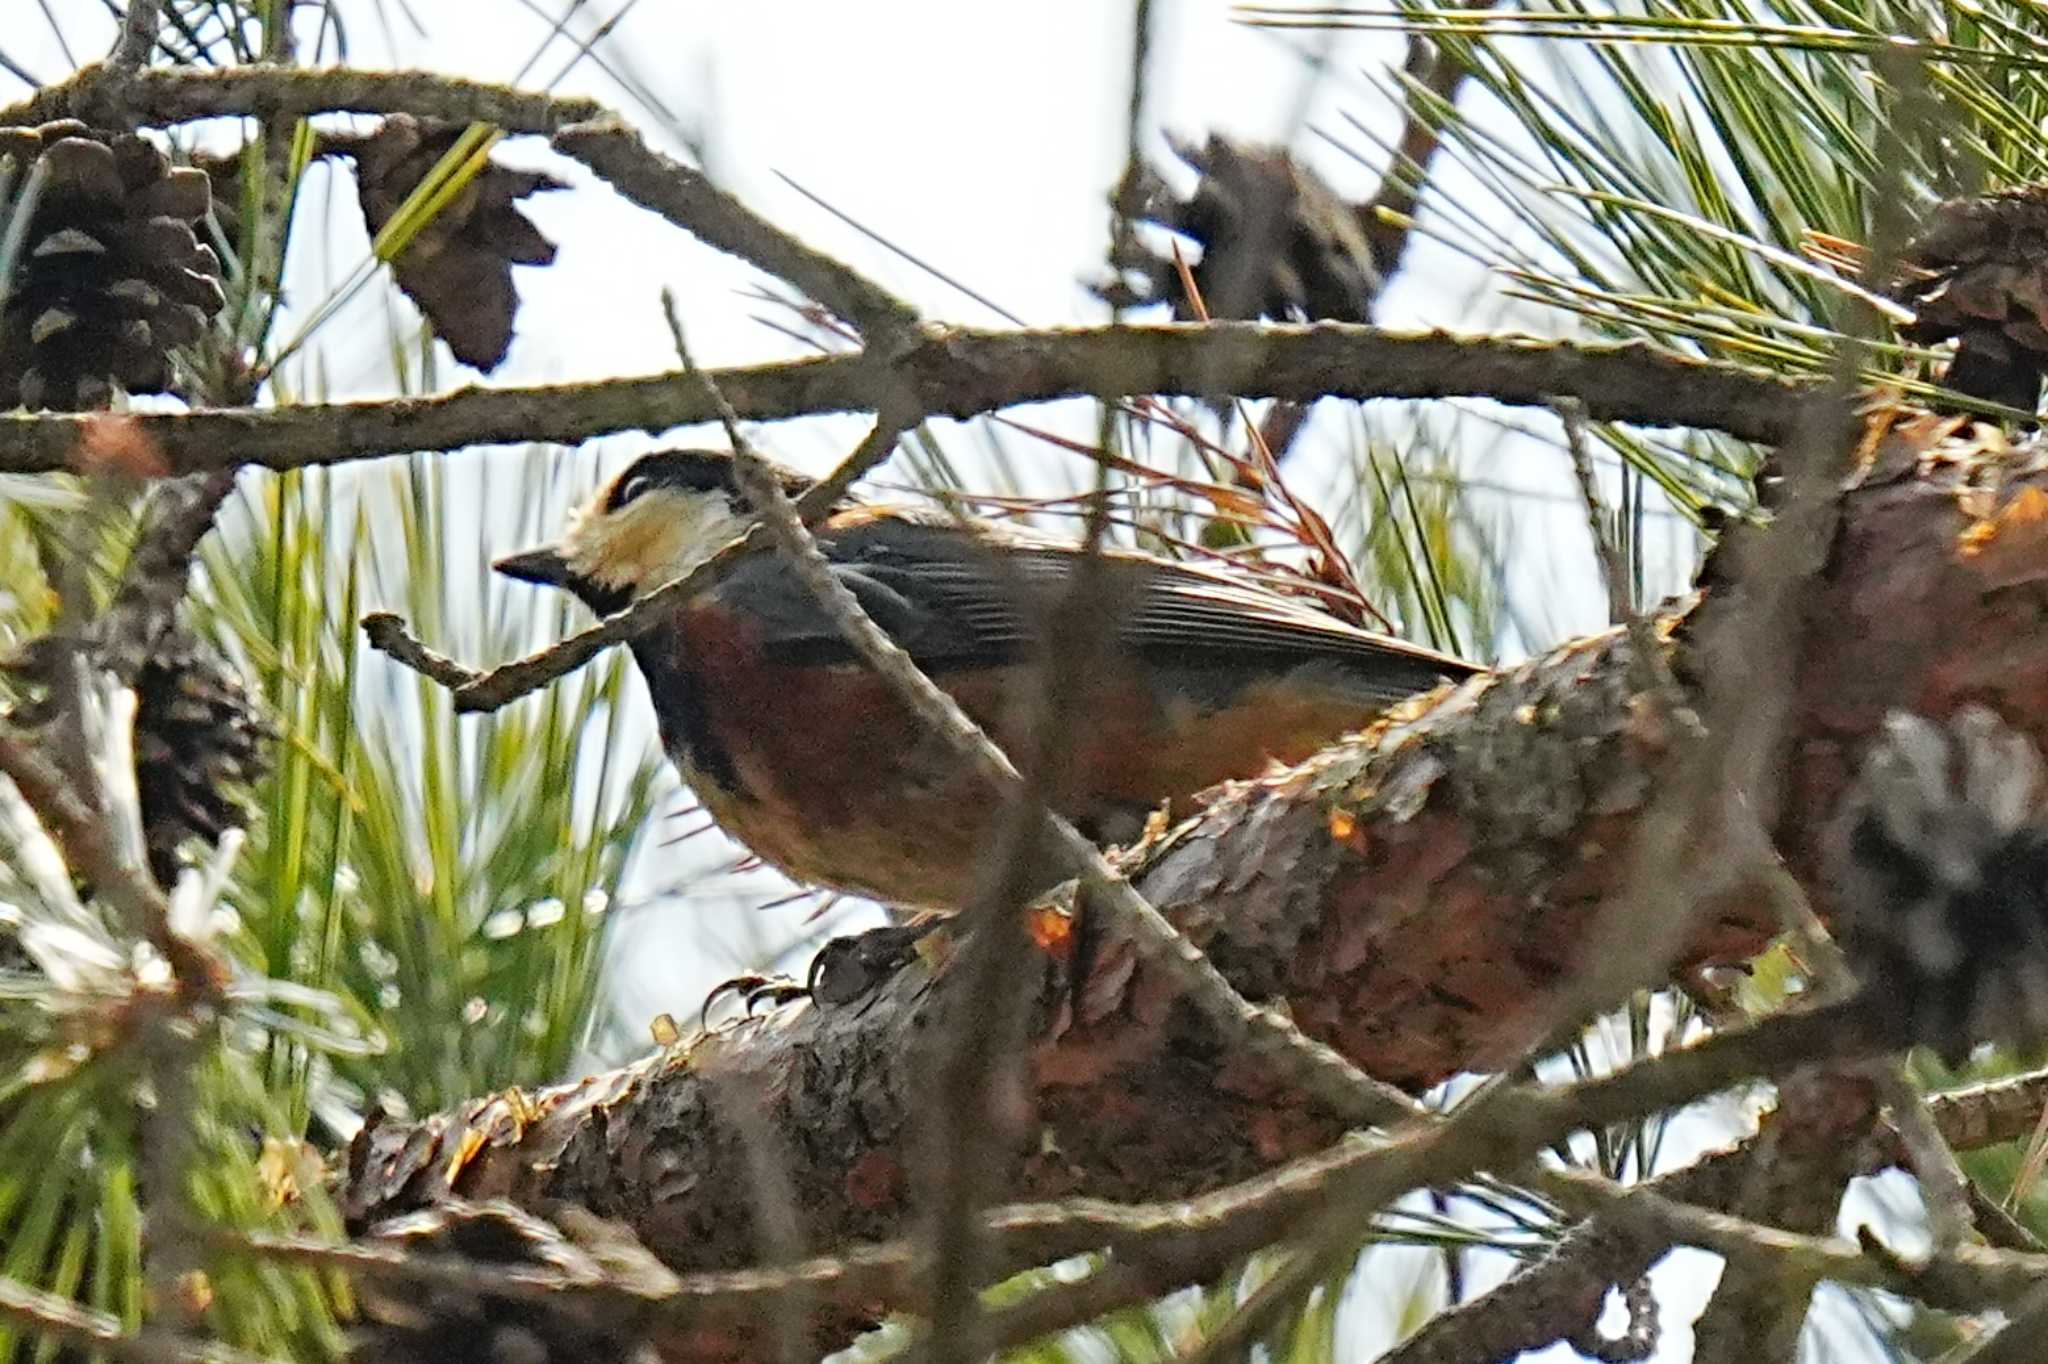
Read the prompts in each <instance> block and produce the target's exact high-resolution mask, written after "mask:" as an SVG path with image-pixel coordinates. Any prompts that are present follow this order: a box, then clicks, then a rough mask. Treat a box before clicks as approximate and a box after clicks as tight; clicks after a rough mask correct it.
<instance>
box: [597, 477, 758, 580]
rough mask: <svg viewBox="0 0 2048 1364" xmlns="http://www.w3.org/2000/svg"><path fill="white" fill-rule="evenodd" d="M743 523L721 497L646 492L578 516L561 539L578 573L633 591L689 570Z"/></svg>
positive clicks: (713, 552) (741, 527)
mask: <svg viewBox="0 0 2048 1364" xmlns="http://www.w3.org/2000/svg"><path fill="white" fill-rule="evenodd" d="M745 529H746V522H745V520H744V519H743V518H741V517H737V516H734V515H733V514H732V512H731V511H730V509H728V508H727V506H726V505H725V500H724V499H723V498H704V499H701V500H693V501H692V502H682V501H678V500H677V499H674V498H663V497H648V498H642V499H640V500H639V501H637V502H635V503H633V504H632V505H630V506H628V507H627V508H626V509H625V510H624V511H623V512H619V513H617V514H615V515H611V516H605V515H602V514H601V513H588V514H586V515H584V516H583V517H580V518H579V519H578V521H577V524H575V525H574V526H572V527H570V530H569V533H568V535H567V536H566V537H565V539H566V540H567V542H568V545H569V559H570V565H571V567H573V568H574V569H575V570H576V571H577V572H578V573H581V574H583V575H585V576H587V577H590V578H593V579H595V580H596V581H598V582H601V583H603V584H605V585H606V586H611V587H626V588H628V589H630V590H631V591H633V592H636V593H638V592H647V591H652V590H653V589H654V588H656V587H659V586H660V585H661V584H662V583H665V582H667V581H669V580H670V579H672V578H677V577H680V576H682V575H683V574H685V573H687V572H689V571H690V570H691V569H692V568H695V567H696V566H697V565H698V564H700V563H702V562H703V561H704V560H706V559H708V558H710V557H711V556H712V555H713V554H715V553H717V552H718V550H719V548H720V547H721V546H722V545H724V544H725V542H726V541H728V540H730V539H732V538H733V537H734V536H735V535H738V534H739V533H740V532H741V531H743V530H745Z"/></svg>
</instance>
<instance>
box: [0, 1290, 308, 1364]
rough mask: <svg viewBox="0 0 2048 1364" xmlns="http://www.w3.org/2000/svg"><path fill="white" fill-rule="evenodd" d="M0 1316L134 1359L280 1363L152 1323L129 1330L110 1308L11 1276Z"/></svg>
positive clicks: (143, 1363)
mask: <svg viewBox="0 0 2048 1364" xmlns="http://www.w3.org/2000/svg"><path fill="white" fill-rule="evenodd" d="M0 1318H5V1319H6V1320H8V1321H10V1322H13V1323H14V1324H15V1325H16V1326H18V1327H20V1328H21V1329H22V1330H24V1331H26V1332H29V1333H30V1334H33V1335H38V1336H41V1337H43V1338H44V1339H46V1340H53V1341H58V1342H61V1343H63V1344H66V1345H72V1346H76V1347H77V1348H78V1349H80V1350H85V1351H90V1352H91V1353H92V1354H94V1355H97V1356H105V1357H107V1358H110V1359H119V1360H125V1361H128V1362H129V1364H277V1361H275V1360H271V1359H268V1358H266V1357H265V1356H263V1355H254V1354H250V1353H248V1352H247V1351H245V1350H237V1349H235V1348H233V1347H232V1346H228V1345H220V1344H216V1343H214V1342H212V1341H205V1340H195V1339H192V1338H190V1337H187V1336H183V1335H179V1334H176V1333H174V1332H170V1331H163V1330H157V1329H153V1328H151V1327H147V1326H145V1327H143V1328H142V1329H140V1330H138V1331H133V1332H129V1331H124V1330H123V1329H121V1323H120V1321H119V1320H118V1319H116V1318H115V1317H113V1316H110V1315H109V1314H107V1313H105V1312H95V1311H93V1310H92V1309H90V1308H87V1307H81V1306H80V1305H79V1304H77V1303H75V1302H72V1301H71V1300H70V1299H68V1298H60V1297H58V1296H56V1295H55V1294H54V1293H44V1292H41V1291H39V1290H37V1289H34V1288H30V1287H29V1286H28V1285H26V1284H24V1283H21V1282H19V1281H17V1280H14V1279H9V1278H0Z"/></svg>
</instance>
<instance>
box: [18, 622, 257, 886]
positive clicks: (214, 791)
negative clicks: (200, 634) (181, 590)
mask: <svg viewBox="0 0 2048 1364" xmlns="http://www.w3.org/2000/svg"><path fill="white" fill-rule="evenodd" d="M78 647H81V646H80V645H79V644H78V642H77V641H75V640H71V639H59V638H55V637H50V636H45V637H44V638H41V639H37V640H34V641H31V642H30V644H29V645H28V646H27V647H26V648H24V649H23V650H22V651H21V653H20V654H19V655H17V656H16V657H15V658H14V659H12V660H10V661H9V662H8V664H7V665H6V666H7V670H8V671H9V672H10V673H12V674H14V675H15V676H16V677H17V678H19V679H21V680H22V681H24V682H26V683H28V684H29V685H30V686H31V687H32V688H38V689H41V690H42V692H43V694H42V695H41V696H39V697H36V698H34V699H31V700H28V701H25V702H23V703H22V704H19V705H17V706H15V707H14V709H13V711H12V713H11V714H10V715H9V716H8V718H9V720H10V721H11V722H12V723H13V724H15V725H16V726H18V727H20V728H24V729H35V728H39V727H41V726H43V725H46V724H48V723H49V722H50V720H51V719H52V718H53V716H54V714H55V709H56V707H55V702H54V694H55V693H54V689H55V688H56V687H57V686H60V685H64V682H63V679H64V675H65V669H64V668H63V667H62V666H60V665H61V662H62V660H64V659H65V658H66V657H68V656H69V654H70V653H71V651H72V650H74V649H76V648H78ZM135 698H136V706H135V784H136V788H137V793H138V794H139V795H140V797H141V803H142V832H143V837H144V840H145V841H146V842H147V844H148V847H149V866H150V871H151V872H152V873H153V874H154V875H155V876H156V878H157V880H158V881H160V882H162V883H163V884H164V885H166V886H168V885H169V884H171V882H173V881H174V880H176V879H177V875H178V867H179V859H178V852H179V850H180V849H181V848H182V847H183V846H184V845H185V844H186V842H187V841H189V840H191V839H194V838H199V839H203V840H205V841H206V842H207V843H209V844H211V843H213V842H216V841H217V840H218V839H219V838H220V836H221V835H222V834H224V833H226V832H227V831H228V830H229V829H235V828H240V827H242V826H243V825H244V824H245V823H246V822H247V813H248V812H247V809H246V789H247V787H248V786H249V785H250V784H251V783H253V782H255V781H257V780H259V779H260V778H261V777H262V775H263V773H264V770H265V768H266V766H267V763H266V760H265V756H264V752H263V746H264V744H265V742H266V741H267V740H268V739H269V738H270V737H271V736H272V731H271V728H270V726H269V724H268V723H266V722H265V720H264V719H263V715H262V712H261V711H260V710H258V709H257V707H256V704H255V702H253V701H252V700H251V699H250V698H249V694H248V692H247V690H246V689H245V688H244V687H243V686H242V683H241V680H240V679H239V678H238V677H236V676H235V673H234V671H233V670H232V669H231V668H229V667H228V665H227V664H226V663H225V662H224V661H223V660H222V659H220V658H219V657H218V656H217V655H216V654H214V653H213V652H212V651H211V650H210V649H208V648H207V647H206V646H204V645H202V644H201V643H200V642H199V641H198V640H196V639H194V638H193V637H192V636H190V635H188V634H185V633H184V632H183V631H173V632H171V633H170V634H169V635H167V636H166V637H164V638H162V639H160V640H158V641H157V642H156V644H155V645H154V646H153V647H152V648H151V649H150V651H149V654H148V657H147V659H146V660H145V661H144V663H143V665H142V670H141V672H140V673H139V674H138V675H137V676H136V679H135Z"/></svg>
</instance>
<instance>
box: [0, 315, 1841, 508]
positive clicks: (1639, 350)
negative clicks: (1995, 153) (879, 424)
mask: <svg viewBox="0 0 2048 1364" xmlns="http://www.w3.org/2000/svg"><path fill="white" fill-rule="evenodd" d="M920 336H921V338H922V339H921V340H920V341H919V343H918V344H917V345H916V346H914V347H912V348H911V349H910V350H908V351H905V352H903V353H901V354H897V355H893V356H888V357H884V356H880V355H877V354H875V353H873V352H861V353H857V354H853V355H836V356H824V357H817V358H811V359H804V360H792V361H785V362H781V363H776V364H768V365H751V366H746V367H742V368H735V369H725V370H712V371H709V374H710V377H711V379H712V380H713V381H714V382H715V383H717V385H718V388H719V391H720V392H721V393H723V394H724V395H725V397H726V398H727V400H728V401H730V402H731V403H732V405H733V408H734V410H736V411H737V412H738V413H739V415H740V416H741V417H743V418H746V419H748V420H750V421H778V420H782V419H784V418H789V417H799V416H807V415H814V414H818V413H827V412H854V411H865V412H872V411H877V410H879V409H881V408H883V407H888V408H890V409H892V410H899V411H900V410H904V409H906V408H916V409H919V410H920V412H921V413H922V414H924V415H934V416H952V417H971V416H977V415H980V414H982V413H986V412H992V411H995V410H997V409H1000V408H1003V407H1009V406H1014V405H1017V404H1022V403H1035V402H1046V401H1050V400H1052V399H1055V398H1068V397H1099V398H1122V397H1130V396H1134V395H1139V394H1199V393H1203V392H1210V391H1214V388H1215V386H1217V385H1222V386H1223V387H1225V388H1227V389H1229V390H1230V391H1231V392H1234V393H1237V394H1239V395H1241V396H1243V397H1247V398H1255V397H1273V398H1296V399H1301V400H1304V401H1307V400H1313V399H1316V398H1321V397H1334V398H1350V399H1354V400H1359V401H1364V400H1367V399H1373V398H1489V399H1492V400H1494V401H1497V402H1503V403H1510V404H1523V405H1543V404H1547V403H1549V402H1551V401H1552V400H1553V399H1555V398H1557V397H1559V396H1577V397H1579V398H1580V399H1582V400H1583V401H1584V402H1585V404H1586V413H1587V416H1588V417H1589V418H1591V419H1593V420H1599V421H1624V422H1638V423H1643V424H1648V425H1658V426H1693V427H1700V428H1704V429H1711V430H1717V431H1726V432H1728V433H1730V434H1732V435H1735V436H1739V437H1742V438H1744V439H1748V440H1757V441H1765V442H1775V441H1777V440H1779V439H1780V438H1782V437H1783V436H1784V435H1785V433H1786V432H1787V431H1788V430H1789V429H1790V422H1791V418H1792V414H1793V412H1794V410H1795V408H1796V406H1797V403H1798V400H1799V399H1800V398H1801V397H1802V396H1803V395H1805V394H1807V393H1809V392H1811V391H1812V389H1813V385H1812V384H1811V383H1810V382H1809V381H1805V380H1799V379H1786V378H1781V377H1778V376H1775V375H1770V374H1766V373H1763V372H1761V371H1757V370H1751V369H1747V368H1744V367H1741V366H1738V365H1729V364H1724V363H1719V362H1713V361H1704V360H1695V359H1689V358H1686V357H1683V356H1678V355H1674V354H1671V353H1669V352H1666V351H1661V350H1658V349H1656V348H1654V347H1651V346H1646V345H1644V344H1642V343H1639V342H1620V343H1586V344H1573V343H1569V342H1559V341H1542V340H1535V339H1531V338H1527V337H1513V336H1459V335H1453V334H1450V333H1445V332H1401V331H1385V330H1381V329H1379V328H1374V327H1359V326H1351V325H1348V324H1344V323H1335V322H1325V323H1317V324H1315V325H1312V326H1280V325H1276V324H1269V323H1255V322H1212V323H1207V324H1201V323H1169V324H1160V325H1157V326H1130V327H1079V328H1060V329H1053V330H1047V331H1020V332H1003V331H979V330H971V329H967V328H957V329H956V328H946V329H937V328H926V329H925V330H924V331H923V332H921V333H920ZM716 416H717V412H716V410H715V409H714V408H713V406H712V404H711V402H710V400H709V399H708V398H707V397H706V396H705V394H704V390H703V388H702V387H701V386H700V385H698V384H696V383H692V382H689V381H688V380H687V379H686V378H685V377H684V376H682V375H680V374H658V375H649V376H645V377H639V378H630V379H607V380H599V381H595V382H591V383H578V384H551V385H540V386H536V387H531V388H504V389H493V390H475V389H472V390H465V391H462V392H458V393H451V394H448V395H446V396H443V397H438V398H404V399H385V400H382V401H377V402H356V403H332V404H307V405H304V406H293V407H280V408H270V409H262V410H249V409H240V408H236V409H225V410H212V409H209V410H201V411H196V412H171V413H136V414H133V415H130V416H128V417H125V418H124V421H125V422H127V423H128V424H129V425H130V427H131V429H132V430H133V431H134V432H135V433H136V434H137V435H138V436H140V437H142V438H145V439H147V440H148V441H150V442H151V443H152V445H153V448H155V449H156V450H157V451H159V452H160V453H161V454H162V456H163V457H164V460H165V462H166V463H167V464H168V466H169V467H170V468H172V469H173V470H175V471H177V472H180V473H191V472H197V471H199V470H204V469H222V468H228V467H231V466H235V465H241V464H260V465H263V466H265V467H267V468H272V469H294V468H302V467H304V466H307V465H313V464H332V463H338V462H340V461H344V460H352V459H370V458H376V457H380V456H384V455H391V454H402V453H406V452H410V451H414V450H453V449H458V448H461V447H463V446H469V445H488V444H494V443H524V442H528V441H559V442H565V443H574V442H576V441H580V440H584V439H586V438H588V437H591V436H596V435H602V434H604V433H606V432H612V431H626V430H643V429H644V430H662V429H665V428H668V427H671V426H687V425H691V424H694V423H697V422H704V421H710V420H713V419H715V418H716ZM105 420H106V419H105V418H104V417H100V416H95V415H84V416H72V415H61V414H55V413H37V414H35V415H33V416H30V415H0V473H56V472H62V471H67V470H70V469H72V468H74V467H75V465H76V463H77V460H78V455H79V451H80V450H82V449H87V448H90V444H91V442H92V440H93V438H94V436H95V432H96V428H97V427H98V425H99V424H100V423H102V422H104V421H105Z"/></svg>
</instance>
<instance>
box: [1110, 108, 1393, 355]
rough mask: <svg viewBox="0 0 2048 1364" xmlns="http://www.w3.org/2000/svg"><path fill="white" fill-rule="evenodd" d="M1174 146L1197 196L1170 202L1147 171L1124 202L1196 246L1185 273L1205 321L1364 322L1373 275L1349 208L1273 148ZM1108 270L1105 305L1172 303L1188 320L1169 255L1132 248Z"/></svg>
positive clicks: (1376, 282)
mask: <svg viewBox="0 0 2048 1364" xmlns="http://www.w3.org/2000/svg"><path fill="white" fill-rule="evenodd" d="M1172 145H1173V150H1174V154H1175V155H1176V156H1178V157H1180V159H1181V160H1183V161H1185V162H1187V164H1188V165H1190V166H1192V167H1193V168H1194V169H1195V170H1197V171H1199V172H1201V177H1202V178H1201V180H1200V181H1199V182H1198V183H1197V184H1196V186H1195V192H1194V196H1193V197H1192V198H1190V199H1187V200H1185V201H1180V200H1176V199H1175V198H1174V197H1173V194H1172V192H1171V191H1170V190H1169V189H1167V187H1166V182H1165V181H1164V180H1163V179H1161V178H1160V177H1159V175H1158V174H1157V173H1156V172H1154V171H1152V170H1151V169H1149V168H1146V169H1144V170H1142V171H1141V172H1140V174H1139V175H1138V177H1137V183H1136V184H1135V185H1133V186H1131V187H1130V193H1129V195H1128V197H1129V198H1131V199H1134V200H1135V207H1134V211H1135V212H1136V213H1137V214H1138V216H1140V217H1142V218H1143V219H1144V220H1145V221H1148V222H1153V223H1157V224H1158V225H1159V226H1161V227H1165V228H1168V229H1170V230H1172V231H1174V232H1178V233H1180V234H1181V235H1183V236H1187V237H1192V238H1193V239H1194V240H1195V241H1197V242H1199V243H1201V246H1202V258H1201V260H1200V262H1199V263H1197V264H1195V265H1194V266H1193V269H1192V273H1193V275H1194V278H1195V286H1196V288H1198V289H1200V290H1201V293H1202V302H1203V305H1204V306H1205V307H1206V309H1207V310H1208V313H1209V315H1210V316H1211V317H1234V318H1252V317H1269V318H1274V319H1277V320H1282V321H1286V320H1298V319H1329V320H1332V321H1340V322H1364V321H1367V320H1369V317H1368V314H1369V312H1370V310H1371V306H1372V299H1373V297H1374V295H1376V294H1377V293H1378V292H1379V286H1380V272H1379V269H1378V267H1377V266H1376V264H1375V263H1374V261H1373V255H1372V249H1371V246H1370V245H1369V244H1368V242H1367V240H1366V236H1365V232H1364V230H1363V228H1362V227H1361V225H1360V223H1359V219H1358V210H1357V209H1356V208H1354V207H1353V206H1352V205H1350V204H1348V203H1346V202H1344V200H1342V199H1341V198H1339V197H1338V196H1337V194H1336V192H1335V191H1334V190H1332V189H1331V188H1330V187H1329V186H1328V185H1326V184H1324V183H1323V181H1322V180H1321V179H1320V178H1319V177H1318V176H1317V175H1316V174H1315V172H1313V171H1311V170H1309V169H1308V168H1307V167H1306V166H1303V165H1300V164H1299V163H1297V162H1296V161H1295V160H1294V159H1293V158H1292V157H1291V156H1289V155H1288V154H1287V153H1286V152H1285V151H1283V150H1281V149H1279V148H1276V147H1257V146H1251V145H1248V144H1241V143H1237V142H1233V141H1231V140H1230V139H1229V138H1226V137H1222V136H1218V135H1216V134H1211V135H1210V137H1209V144H1208V146H1206V147H1195V146H1193V145H1192V144H1188V143H1183V142H1178V141H1176V142H1174V143H1173V144H1172ZM1111 263H1112V265H1113V266H1115V267H1116V268H1117V269H1118V270H1119V271H1120V272H1122V274H1121V277H1120V278H1119V279H1118V280H1117V282H1116V283H1114V284H1111V285H1106V286H1104V287H1102V288H1100V289H1098V290H1097V292H1098V293H1100V294H1101V295H1102V296H1103V297H1104V298H1106V299H1109V300H1110V301H1111V302H1113V303H1117V304H1119V305H1123V306H1134V305H1138V304H1144V303H1158V302H1165V301H1171V302H1172V304H1173V310H1174V315H1175V316H1176V317H1180V318H1188V317H1192V316H1194V310H1193V308H1192V307H1191V306H1190V305H1189V302H1188V300H1187V299H1186V298H1185V297H1184V296H1183V290H1182V288H1181V283H1180V278H1179V272H1178V271H1177V270H1176V269H1175V268H1174V264H1173V260H1172V258H1171V256H1170V255H1168V256H1160V255H1156V254H1153V253H1152V252H1150V251H1146V250H1144V249H1143V248H1142V247H1137V246H1136V245H1135V243H1134V244H1133V250H1131V251H1129V252H1126V253H1123V254H1121V255H1120V256H1119V258H1118V259H1116V260H1114V261H1112V262H1111Z"/></svg>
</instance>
